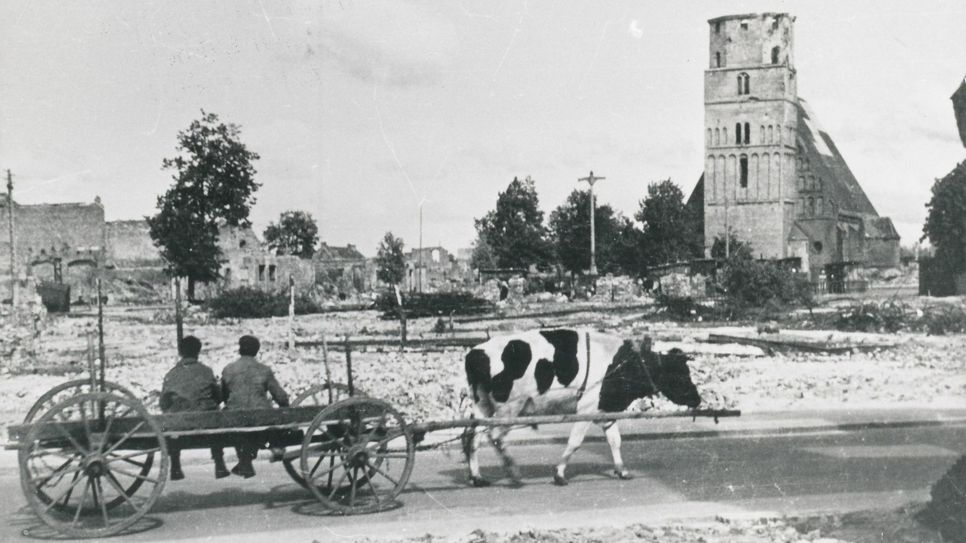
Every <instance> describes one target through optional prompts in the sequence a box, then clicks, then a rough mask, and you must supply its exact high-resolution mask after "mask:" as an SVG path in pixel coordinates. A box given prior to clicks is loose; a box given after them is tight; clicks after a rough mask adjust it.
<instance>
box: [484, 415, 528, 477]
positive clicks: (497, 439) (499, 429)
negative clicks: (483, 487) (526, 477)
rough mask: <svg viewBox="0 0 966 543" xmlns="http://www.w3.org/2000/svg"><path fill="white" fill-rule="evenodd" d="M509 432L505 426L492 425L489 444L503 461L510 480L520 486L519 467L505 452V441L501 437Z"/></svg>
mask: <svg viewBox="0 0 966 543" xmlns="http://www.w3.org/2000/svg"><path fill="white" fill-rule="evenodd" d="M509 432H510V430H509V429H508V428H507V427H505V426H494V427H492V428H490V433H489V437H490V444H491V445H493V449H494V450H496V453H497V454H498V455H500V460H501V461H502V462H503V468H504V469H505V470H506V472H507V475H509V476H510V481H511V482H512V483H513V485H514V486H520V485H522V484H523V482H522V480H521V477H520V468H518V467H517V464H516V462H514V461H513V458H511V457H510V453H509V452H507V446H506V443H504V442H503V438H505V437H506V435H507V434H508V433H509Z"/></svg>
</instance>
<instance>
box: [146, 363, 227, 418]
mask: <svg viewBox="0 0 966 543" xmlns="http://www.w3.org/2000/svg"><path fill="white" fill-rule="evenodd" d="M220 403H221V391H220V388H219V386H218V381H216V380H215V374H214V372H212V371H211V368H209V367H208V366H206V365H204V364H202V363H201V362H198V359H197V358H182V359H181V360H179V361H178V364H177V365H176V366H175V367H173V368H171V370H170V371H168V373H167V374H166V375H165V376H164V384H163V385H162V386H161V400H160V404H161V411H163V412H165V413H176V412H178V411H213V410H217V409H218V404H220Z"/></svg>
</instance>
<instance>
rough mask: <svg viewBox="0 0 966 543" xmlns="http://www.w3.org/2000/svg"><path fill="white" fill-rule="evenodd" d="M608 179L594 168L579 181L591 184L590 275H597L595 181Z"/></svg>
mask: <svg viewBox="0 0 966 543" xmlns="http://www.w3.org/2000/svg"><path fill="white" fill-rule="evenodd" d="M603 179H607V178H606V177H600V176H595V175H594V170H591V171H590V175H588V176H587V177H581V178H579V179H577V181H585V182H586V183H587V184H588V185H590V275H592V276H595V275H597V243H596V240H595V239H594V238H595V235H594V210H595V206H594V183H596V182H598V181H601V180H603Z"/></svg>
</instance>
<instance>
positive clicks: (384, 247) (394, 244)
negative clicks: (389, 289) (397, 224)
mask: <svg viewBox="0 0 966 543" xmlns="http://www.w3.org/2000/svg"><path fill="white" fill-rule="evenodd" d="M376 266H377V268H378V269H377V270H376V277H377V278H379V280H380V281H382V282H384V283H388V284H389V285H392V286H395V285H398V284H400V283H402V280H403V278H404V277H406V256H405V255H404V254H403V240H402V238H397V237H396V236H394V235H392V232H386V235H385V236H383V238H382V241H381V242H380V243H379V250H378V251H377V253H376Z"/></svg>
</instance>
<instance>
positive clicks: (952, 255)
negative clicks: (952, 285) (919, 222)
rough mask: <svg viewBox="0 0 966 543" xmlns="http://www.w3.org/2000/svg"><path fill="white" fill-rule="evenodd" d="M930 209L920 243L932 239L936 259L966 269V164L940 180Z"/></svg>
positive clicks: (935, 186) (927, 207)
mask: <svg viewBox="0 0 966 543" xmlns="http://www.w3.org/2000/svg"><path fill="white" fill-rule="evenodd" d="M926 209H928V210H929V212H928V215H927V216H926V223H925V224H924V225H923V227H922V238H920V240H919V241H924V240H926V239H929V242H930V243H931V244H932V246H933V247H935V250H936V258H937V259H939V260H941V261H942V262H944V263H945V264H946V265H947V266H949V267H950V268H951V269H954V270H963V269H966V161H964V162H961V163H959V164H957V165H956V167H955V168H953V171H951V172H949V173H948V174H946V176H945V177H943V178H942V179H937V180H936V183H935V184H933V186H932V198H931V199H930V200H929V203H927V204H926Z"/></svg>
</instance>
